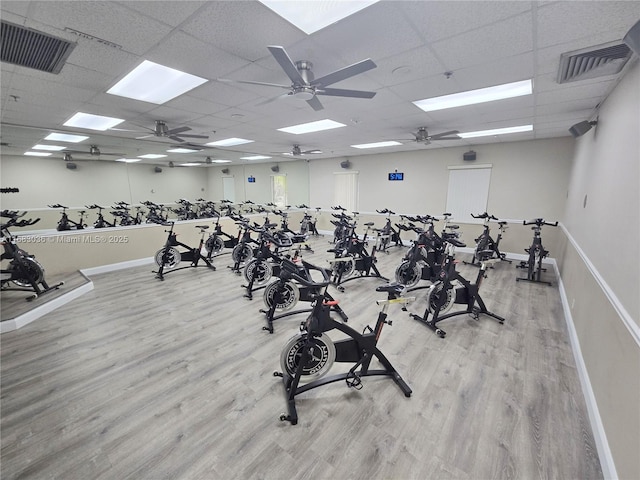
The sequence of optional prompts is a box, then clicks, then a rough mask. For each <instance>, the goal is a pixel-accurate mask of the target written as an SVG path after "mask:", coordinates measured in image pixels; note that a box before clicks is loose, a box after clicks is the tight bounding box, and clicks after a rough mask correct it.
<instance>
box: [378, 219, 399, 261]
mask: <svg viewBox="0 0 640 480" xmlns="http://www.w3.org/2000/svg"><path fill="white" fill-rule="evenodd" d="M376 212H378V213H380V214H383V215H384V214H386V215H387V221H386V223H385V224H384V227H382V229H381V232H380V238H379V242H380V244H379V246H378V251H379V252H385V253H389V250H388V248H389V245H390V244H391V242H393V243H395V246H396V247H402V246H403V244H402V240H400V232H399V231H398V230H396V229H395V228H393V225H392V224H391V215H395V214H396V212H392V211H391V210H389V209H388V208H383V209H382V210H378V209H376Z"/></svg>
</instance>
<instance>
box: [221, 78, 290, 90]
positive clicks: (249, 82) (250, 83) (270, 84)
mask: <svg viewBox="0 0 640 480" xmlns="http://www.w3.org/2000/svg"><path fill="white" fill-rule="evenodd" d="M216 80H218V81H219V82H225V83H246V84H248V85H264V86H265V87H278V88H286V89H287V90H288V89H290V88H291V86H290V85H280V84H277V83H267V82H252V81H251V80H231V79H229V78H217V79H216Z"/></svg>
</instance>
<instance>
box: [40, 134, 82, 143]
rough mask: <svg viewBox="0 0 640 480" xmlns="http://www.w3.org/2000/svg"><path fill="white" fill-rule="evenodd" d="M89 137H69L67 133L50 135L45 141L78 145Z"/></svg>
mask: <svg viewBox="0 0 640 480" xmlns="http://www.w3.org/2000/svg"><path fill="white" fill-rule="evenodd" d="M87 138H89V137H85V136H84V135H68V134H66V133H50V134H49V135H47V136H46V137H44V139H45V140H53V141H55V142H69V143H78V142H81V141H83V140H86V139H87Z"/></svg>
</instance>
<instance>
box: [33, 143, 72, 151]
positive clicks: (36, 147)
mask: <svg viewBox="0 0 640 480" xmlns="http://www.w3.org/2000/svg"><path fill="white" fill-rule="evenodd" d="M31 148H33V149H34V150H51V151H53V152H59V151H60V150H64V149H65V148H67V147H60V146H58V145H40V144H38V145H34V146H33V147H31Z"/></svg>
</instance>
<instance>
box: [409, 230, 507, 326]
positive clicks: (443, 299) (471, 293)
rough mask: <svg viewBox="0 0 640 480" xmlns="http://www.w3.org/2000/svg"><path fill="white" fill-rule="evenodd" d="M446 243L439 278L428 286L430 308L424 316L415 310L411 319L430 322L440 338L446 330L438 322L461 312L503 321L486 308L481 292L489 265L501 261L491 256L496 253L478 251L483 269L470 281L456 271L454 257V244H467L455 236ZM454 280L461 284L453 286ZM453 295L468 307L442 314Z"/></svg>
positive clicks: (461, 245) (475, 316) (463, 245)
mask: <svg viewBox="0 0 640 480" xmlns="http://www.w3.org/2000/svg"><path fill="white" fill-rule="evenodd" d="M445 242H446V247H445V258H444V260H443V263H442V265H441V268H440V272H439V273H438V281H437V282H436V283H434V284H433V285H431V287H429V292H428V293H427V298H426V300H427V308H426V309H425V311H424V314H423V315H422V316H420V315H416V314H414V313H412V314H410V315H411V318H413V319H415V320H418V321H419V322H422V323H424V324H425V325H427V326H428V327H429V328H431V329H432V330H433V331H434V332H435V333H436V335H438V336H439V337H440V338H444V337H445V335H446V332H445V331H444V330H442V329H441V328H440V327H438V323H440V322H441V321H443V320H447V319H448V318H452V317H455V316H458V315H466V314H469V315H471V317H472V318H474V319H475V320H478V319H479V318H480V314H485V315H487V316H489V317H493V318H495V319H496V320H497V321H498V322H499V323H500V324H503V323H504V318H502V317H500V316H498V315H496V314H495V313H492V312H490V311H489V310H487V307H486V305H485V303H484V301H483V300H482V298H481V297H480V293H479V290H480V285H481V284H482V280H483V279H485V278H487V275H486V273H487V268H488V267H489V266H490V265H491V264H493V263H496V262H499V261H500V259H499V258H491V257H492V256H493V253H494V251H493V250H485V251H482V252H478V259H479V262H480V270H478V276H477V277H476V281H475V283H471V282H469V281H468V280H467V279H466V278H464V277H463V276H462V275H460V273H459V272H458V271H457V270H456V262H455V260H454V252H455V247H465V246H466V245H465V244H464V243H463V242H461V241H460V240H457V239H456V238H447V239H445ZM454 281H457V282H458V283H459V284H460V285H459V286H456V285H454V284H453V282H454ZM452 298H453V300H454V303H457V304H462V305H466V309H465V310H462V311H456V312H451V313H446V314H444V315H442V312H443V308H444V307H445V306H446V305H447V304H448V303H449V302H451V299H452ZM429 317H431V318H429Z"/></svg>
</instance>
